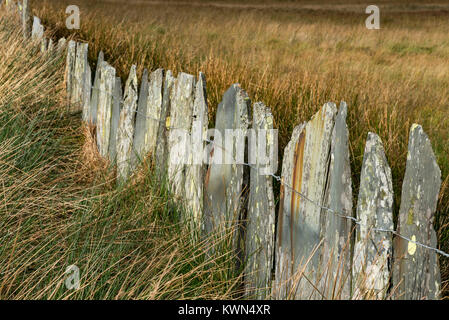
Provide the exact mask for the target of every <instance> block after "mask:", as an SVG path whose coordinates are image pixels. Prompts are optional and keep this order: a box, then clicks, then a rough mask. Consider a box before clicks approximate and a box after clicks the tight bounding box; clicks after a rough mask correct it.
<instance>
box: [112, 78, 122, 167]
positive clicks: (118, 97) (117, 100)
mask: <svg viewBox="0 0 449 320" xmlns="http://www.w3.org/2000/svg"><path fill="white" fill-rule="evenodd" d="M122 104H123V89H122V80H121V79H120V78H119V77H116V78H115V86H114V95H113V96H112V114H111V133H110V136H109V159H110V160H111V162H115V161H116V160H117V131H118V125H119V121H120V111H121V108H122Z"/></svg>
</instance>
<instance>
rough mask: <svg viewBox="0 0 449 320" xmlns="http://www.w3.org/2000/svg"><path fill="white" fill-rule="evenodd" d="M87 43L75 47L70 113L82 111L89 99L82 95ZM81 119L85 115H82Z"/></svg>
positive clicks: (86, 64)
mask: <svg viewBox="0 0 449 320" xmlns="http://www.w3.org/2000/svg"><path fill="white" fill-rule="evenodd" d="M88 47H89V44H88V43H77V45H76V58H75V71H74V76H73V90H72V94H71V101H70V105H71V106H70V110H71V111H72V112H76V111H83V106H84V105H85V100H86V99H90V97H87V96H85V95H84V88H85V81H86V73H87V68H88V67H87V66H88V62H87V52H88ZM83 119H85V115H84V114H83Z"/></svg>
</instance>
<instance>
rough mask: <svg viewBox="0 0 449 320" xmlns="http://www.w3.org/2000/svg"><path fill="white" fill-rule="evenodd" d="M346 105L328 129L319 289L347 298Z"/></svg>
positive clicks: (349, 206)
mask: <svg viewBox="0 0 449 320" xmlns="http://www.w3.org/2000/svg"><path fill="white" fill-rule="evenodd" d="M346 116H347V105H346V103H344V102H342V103H341V104H340V108H339V110H338V113H337V116H336V117H335V126H334V129H333V131H332V138H331V153H330V167H329V175H328V186H327V190H326V196H325V198H326V207H327V208H330V209H331V210H332V211H327V210H326V211H323V212H322V215H323V219H322V226H321V228H322V230H321V237H322V239H323V241H324V242H323V248H322V251H321V262H320V264H321V266H322V267H323V272H324V274H323V277H322V281H321V283H320V288H319V289H320V290H321V292H322V293H323V295H324V296H325V298H326V299H349V298H350V294H351V278H352V270H351V257H352V241H351V235H352V231H353V227H352V221H351V220H350V219H348V218H344V217H342V215H344V216H349V217H353V216H354V214H353V210H352V181H351V165H350V162H349V132H348V126H347V125H346Z"/></svg>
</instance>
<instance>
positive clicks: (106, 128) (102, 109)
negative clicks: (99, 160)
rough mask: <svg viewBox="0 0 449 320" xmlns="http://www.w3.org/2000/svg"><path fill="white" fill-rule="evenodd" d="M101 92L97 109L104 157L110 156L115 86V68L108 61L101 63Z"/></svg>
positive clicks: (98, 140)
mask: <svg viewBox="0 0 449 320" xmlns="http://www.w3.org/2000/svg"><path fill="white" fill-rule="evenodd" d="M100 68H101V71H100V94H99V96H98V110H97V145H98V151H99V152H100V155H101V156H102V157H107V156H108V150H109V136H110V131H111V115H112V94H113V92H114V86H115V69H114V68H113V67H111V66H110V65H109V64H108V63H107V62H106V61H103V62H102V63H101V65H100Z"/></svg>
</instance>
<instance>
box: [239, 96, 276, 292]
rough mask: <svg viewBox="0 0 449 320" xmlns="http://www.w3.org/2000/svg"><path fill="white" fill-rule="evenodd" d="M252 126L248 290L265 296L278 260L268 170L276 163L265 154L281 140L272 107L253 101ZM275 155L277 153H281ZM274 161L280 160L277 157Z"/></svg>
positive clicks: (270, 152) (271, 190) (273, 204)
mask: <svg viewBox="0 0 449 320" xmlns="http://www.w3.org/2000/svg"><path fill="white" fill-rule="evenodd" d="M252 128H253V129H254V131H255V134H256V136H255V137H253V140H252V141H250V146H251V147H250V148H249V150H250V151H249V153H250V157H251V156H252V157H255V163H254V164H253V165H252V167H251V168H250V188H249V201H248V215H247V219H246V220H247V227H246V246H245V261H246V270H245V291H246V295H247V297H251V298H252V297H254V298H256V299H265V298H266V297H267V296H268V295H269V294H270V291H269V288H270V287H271V269H272V267H273V260H274V236H275V202H274V193H273V177H272V176H271V175H268V174H267V173H268V171H266V166H267V165H269V166H270V165H272V164H271V163H266V161H265V159H264V158H263V157H265V156H267V155H271V154H273V152H272V150H273V148H274V147H276V148H277V141H275V140H274V139H275V137H274V133H273V132H272V131H271V130H273V115H272V114H271V110H270V108H267V107H266V106H265V105H264V104H263V103H261V102H256V103H254V104H253V121H252ZM256 137H257V138H256ZM254 138H256V139H254ZM275 154H276V156H277V152H276V153H275ZM270 157H271V156H270ZM270 161H276V163H277V159H271V160H270ZM269 171H272V170H271V169H270V170H269ZM272 173H274V172H272Z"/></svg>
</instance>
